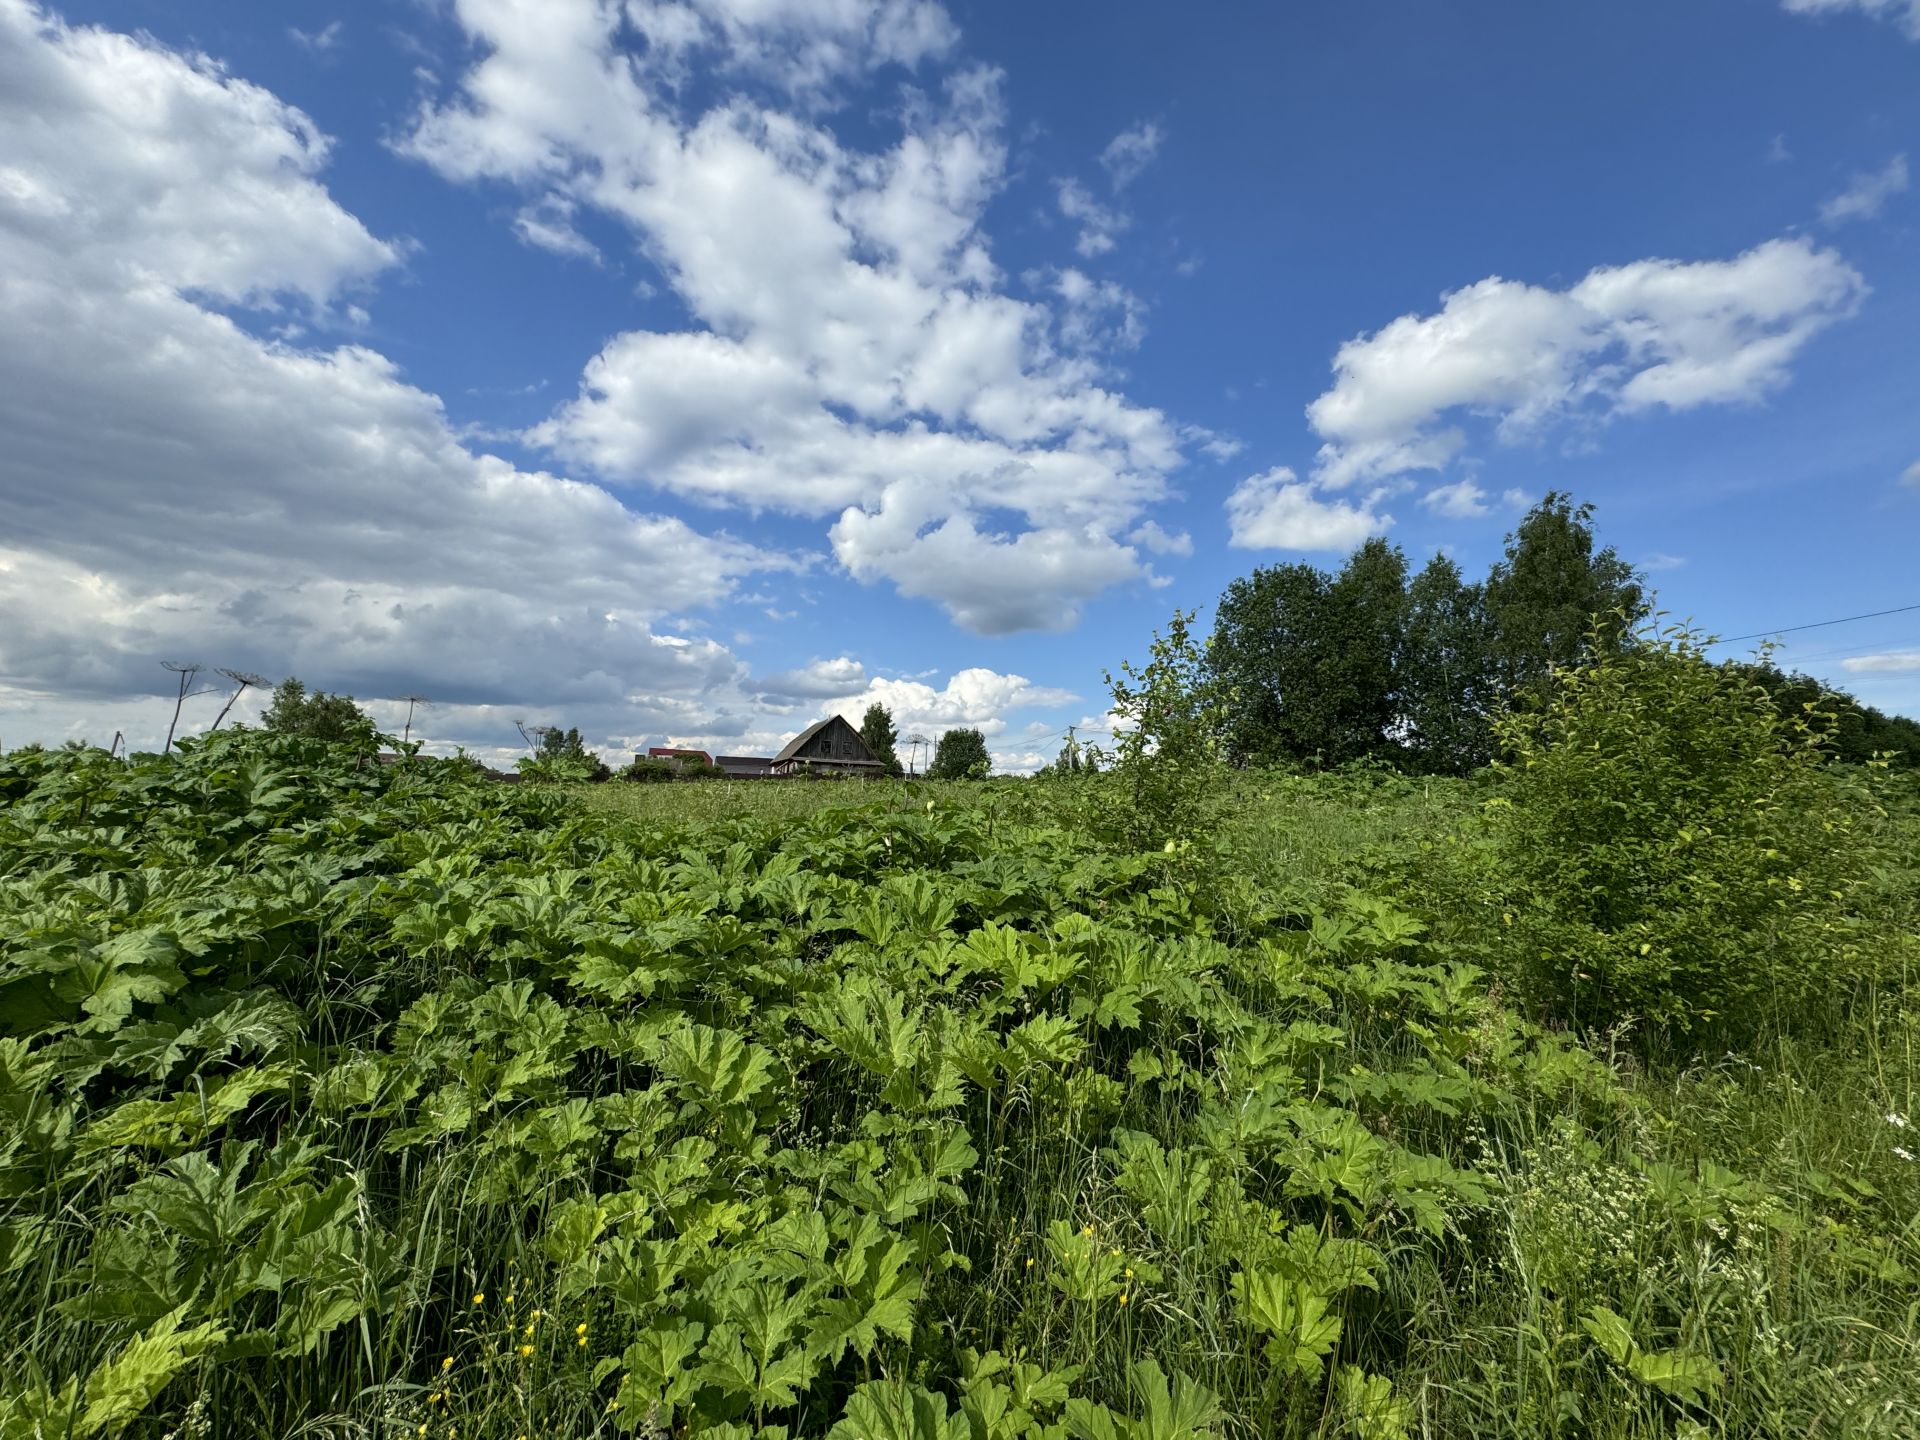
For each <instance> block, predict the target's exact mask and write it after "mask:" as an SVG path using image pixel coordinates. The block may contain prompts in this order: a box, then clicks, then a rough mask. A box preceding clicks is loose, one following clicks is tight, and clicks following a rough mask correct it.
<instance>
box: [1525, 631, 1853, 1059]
mask: <svg viewBox="0 0 1920 1440" xmlns="http://www.w3.org/2000/svg"><path fill="white" fill-rule="evenodd" d="M1496 728H1497V730H1498V734H1499V739H1500V741H1501V743H1502V745H1503V747H1504V749H1505V750H1506V752H1507V757H1508V758H1507V759H1506V760H1505V761H1504V762H1503V764H1502V766H1501V771H1502V779H1503V781H1504V786H1503V789H1504V794H1503V796H1502V797H1501V799H1499V800H1497V801H1496V802H1495V804H1496V805H1497V806H1500V807H1501V811H1500V817H1499V818H1500V823H1499V827H1498V828H1499V835H1500V840H1499V844H1498V846H1497V852H1496V853H1497V855H1498V858H1499V861H1500V862H1501V865H1502V868H1503V870H1504V877H1505V880H1504V886H1503V888H1504V889H1505V891H1506V900H1507V904H1506V909H1505V913H1504V915H1503V920H1504V925H1505V934H1506V936H1507V940H1508V946H1507V951H1508V953H1507V959H1508V962H1509V963H1508V967H1507V968H1508V970H1509V972H1510V974H1511V977H1512V978H1513V979H1515V980H1517V981H1519V982H1520V983H1521V984H1522V986H1523V988H1524V989H1525V991H1526V992H1527V993H1528V994H1529V995H1530V996H1531V998H1533V999H1534V1000H1535V1001H1536V1002H1539V1003H1542V1004H1544V1005H1545V1006H1547V1007H1548V1008H1549V1009H1550V1010H1552V1011H1553V1012H1554V1013H1555V1014H1557V1015H1558V1016H1559V1017H1560V1018H1562V1019H1564V1020H1567V1021H1569V1022H1571V1023H1573V1024H1575V1025H1578V1026H1581V1027H1586V1028H1594V1027H1605V1026H1611V1025H1614V1024H1617V1023H1619V1022H1620V1021H1622V1020H1624V1019H1626V1018H1627V1017H1629V1016H1635V1017H1642V1018H1644V1019H1645V1020H1646V1021H1649V1022H1651V1023H1652V1024H1653V1025H1654V1026H1655V1027H1656V1028H1659V1029H1661V1030H1663V1031H1666V1032H1668V1033H1676V1032H1704V1031H1708V1030H1730V1031H1734V1032H1739V1031H1744V1030H1750V1029H1752V1028H1753V1027H1754V1026H1756V1025H1757V1024H1759V1023H1761V1022H1763V1021H1788V1022H1791V1021H1794V1020H1796V1019H1798V1018H1799V1017H1801V1016H1803V1015H1804V1014H1805V1013H1806V1012H1807V1011H1808V1010H1809V1009H1810V1008H1811V1007H1812V1006H1813V1004H1814V1002H1815V1001H1816V1000H1817V999H1818V998H1820V997H1822V996H1825V995H1829V994H1832V993H1834V992H1835V990H1836V987H1843V986H1845V985H1846V984H1847V982H1850V981H1852V980H1854V979H1855V978H1857V977H1858V976H1859V975H1860V974H1861V973H1862V971H1863V969H1864V968H1865V967H1866V966H1867V965H1868V963H1869V960H1868V958H1867V956H1866V955H1865V953H1864V950H1865V947H1863V946H1862V945H1861V944H1860V943H1859V940H1860V938H1861V937H1860V934H1859V930H1860V924H1859V921H1858V918H1857V916H1856V913H1855V907H1854V905H1853V903H1852V902H1853V899H1854V895H1855V887H1856V886H1857V885H1858V884H1859V883H1860V882H1861V880H1862V879H1863V877H1864V876H1865V875H1866V874H1867V873H1868V870H1869V868H1870V858H1871V849H1872V842H1871V841H1870V839H1869V838H1868V833H1869V827H1868V826H1866V825H1865V824H1863V822H1864V821H1865V820H1866V819H1867V817H1868V816H1869V814H1870V813H1871V800H1870V799H1869V797H1868V795H1867V792H1866V790H1865V788H1864V786H1862V785H1861V784H1860V782H1859V781H1858V780H1857V779H1852V778H1848V777H1845V776H1842V775H1840V774H1838V773H1836V772H1835V771H1833V770H1831V769H1830V768H1829V767H1828V765H1827V755H1826V751H1825V746H1824V738H1825V737H1824V729H1823V727H1822V725H1821V721H1820V717H1819V715H1818V714H1817V713H1815V712H1808V714H1806V715H1800V716H1795V715H1785V714H1782V713H1781V712H1780V711H1779V710H1778V709H1777V708H1776V707H1775V706H1774V705H1773V704H1772V703H1771V701H1770V700H1769V698H1768V695H1767V692H1766V691H1765V690H1764V689H1763V688H1761V687H1760V686H1758V685H1756V684H1754V683H1753V682H1752V681H1751V679H1749V678H1747V677H1746V676H1744V675H1742V674H1741V673H1740V672H1739V671H1737V670H1734V669H1732V668H1730V667H1723V666H1717V665H1714V664H1712V663H1711V662H1709V661H1708V659H1707V658H1706V656H1705V655H1704V653H1703V649H1702V642H1701V640H1700V639H1699V638H1698V637H1696V636H1695V635H1694V634H1692V633H1691V632H1690V631H1688V630H1686V629H1685V628H1681V627H1674V628H1668V629H1665V630H1659V631H1654V630H1649V631H1644V632H1642V633H1641V634H1639V635H1638V636H1636V637H1635V640H1634V643H1633V644H1631V645H1630V646H1629V647H1627V648H1626V649H1625V650H1623V651H1620V652H1618V653H1603V654H1600V655H1599V657H1598V658H1597V659H1595V660H1594V661H1593V662H1592V663H1590V664H1588V665H1586V666H1583V667H1579V668H1571V669H1567V670H1563V671H1561V672H1559V673H1558V675H1557V676H1556V677H1555V679H1554V682H1553V687H1552V689H1551V691H1550V694H1549V698H1548V701H1547V703H1546V705H1545V706H1544V707H1543V708H1541V709H1538V710H1535V711H1530V712H1527V713H1516V714H1512V715H1509V716H1507V717H1505V718H1504V719H1503V720H1501V721H1500V722H1498V724H1497V727H1496Z"/></svg>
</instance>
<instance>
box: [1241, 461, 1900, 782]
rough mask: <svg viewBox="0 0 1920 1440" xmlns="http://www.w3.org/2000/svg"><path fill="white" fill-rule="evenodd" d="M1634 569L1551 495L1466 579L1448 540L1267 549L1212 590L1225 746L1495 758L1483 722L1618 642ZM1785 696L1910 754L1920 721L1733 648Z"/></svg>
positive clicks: (1449, 759) (1631, 602)
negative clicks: (1311, 560)
mask: <svg viewBox="0 0 1920 1440" xmlns="http://www.w3.org/2000/svg"><path fill="white" fill-rule="evenodd" d="M1648 611H1649V595H1648V592H1647V590H1646V587H1645V584H1644V581H1643V579H1642V577H1640V576H1639V575H1638V574H1636V573H1635V572H1634V570H1633V567H1632V566H1630V565H1629V564H1627V562H1626V561H1624V560H1622V559H1621V558H1620V556H1619V555H1618V554H1617V553H1615V551H1614V550H1613V548H1612V547H1611V546H1606V547H1603V546H1601V545H1599V544H1598V542H1597V541H1596V539H1595V536H1594V530H1593V508H1592V507H1591V506H1589V505H1575V504H1574V503H1573V501H1572V500H1571V499H1569V498H1568V497H1567V496H1566V495H1563V494H1560V493H1558V492H1555V493H1551V494H1549V495H1548V496H1547V497H1546V498H1545V499H1544V500H1542V501H1541V502H1540V503H1539V504H1538V505H1536V506H1535V507H1534V508H1533V509H1532V510H1530V511H1529V512H1528V513H1527V515H1526V516H1525V518H1523V519H1522V520H1521V521H1520V523H1519V525H1518V526H1517V527H1516V528H1515V529H1514V531H1513V533H1512V534H1510V535H1508V536H1507V539H1506V545H1505V553H1504V554H1503V556H1502V558H1501V559H1500V560H1499V561H1497V562H1496V563H1495V564H1494V565H1493V566H1492V568H1491V569H1490V570H1489V571H1488V573H1487V574H1486V576H1485V577H1484V578H1483V579H1480V580H1475V581H1470V580H1468V579H1467V578H1466V576H1465V575H1464V574H1463V573H1462V572H1461V569H1460V567H1459V566H1458V565H1457V564H1456V563H1455V562H1454V561H1453V560H1452V559H1451V558H1450V557H1448V556H1446V555H1436V556H1435V557H1434V558H1433V559H1432V560H1430V561H1428V562H1427V564H1426V565H1425V566H1424V567H1423V568H1422V569H1420V570H1419V571H1418V572H1417V573H1412V574H1410V573H1409V569H1408V565H1407V559H1406V556H1405V555H1404V554H1402V553H1401V551H1400V549H1399V548H1398V547H1397V546H1394V545H1390V544H1388V543H1387V542H1386V541H1384V540H1380V539H1373V540H1369V541H1367V542H1366V543H1365V544H1363V545H1362V546H1361V547H1360V548H1359V549H1357V550H1355V551H1354V552H1353V554H1352V555H1350V556H1349V557H1348V558H1347V561H1346V563H1345V564H1344V565H1343V566H1342V567H1341V568H1340V569H1339V570H1338V571H1337V572H1334V573H1328V572H1326V571H1322V570H1319V569H1316V568H1315V567H1314V566H1312V565H1308V564H1288V565H1274V566H1269V567H1265V568H1262V569H1258V570H1255V571H1254V572H1253V573H1252V574H1251V575H1248V576H1246V577H1244V578H1242V579H1239V580H1236V581H1234V582H1233V583H1232V584H1231V585H1229V586H1228V587H1227V590H1226V593H1225V594H1223V595H1222V596H1221V597H1220V603H1219V606H1218V607H1217V609H1216V612H1215V624H1214V633H1213V639H1212V642H1211V643H1210V645H1209V646H1208V650H1207V672H1208V680H1209V682H1210V683H1211V684H1212V685H1213V686H1214V687H1215V688H1216V693H1217V697H1218V699H1219V702H1220V705H1221V713H1222V739H1223V742H1224V747H1225V750H1226V754H1227V757H1228V758H1229V759H1230V760H1232V761H1234V762H1235V763H1238V764H1286V765H1318V766H1329V765H1340V764H1345V763H1348V762H1351V761H1355V760H1366V759H1373V760H1381V761H1385V762H1388V763H1391V764H1393V765H1395V766H1398V767H1400V768H1403V769H1409V770H1414V771H1419V772H1424V773H1433V774H1464V773H1466V772H1468V771H1470V770H1474V769H1477V768H1479V767H1480V766H1482V765H1485V764H1486V763H1487V762H1488V761H1490V760H1491V759H1493V758H1494V749H1495V739H1494V730H1493V725H1492V721H1493V719H1494V717H1495V716H1496V715H1498V714H1499V713H1500V712H1501V711H1502V710H1504V709H1507V708H1509V707H1515V706H1517V707H1519V708H1521V709H1525V708H1527V707H1529V706H1530V705H1533V704H1536V703H1537V702H1538V700H1539V697H1540V695H1541V694H1542V692H1543V688H1544V686H1545V683H1546V681H1547V679H1548V677H1549V676H1551V675H1552V674H1554V673H1555V672H1557V671H1562V670H1565V669H1567V668H1568V667H1570V666H1573V665H1576V664H1579V663H1581V662H1582V661H1583V660H1584V659H1591V658H1595V657H1594V656H1593V654H1592V653H1591V650H1592V647H1593V646H1594V645H1595V644H1596V642H1597V644H1598V646H1599V649H1600V651H1601V653H1602V654H1606V653H1617V652H1618V650H1619V649H1620V648H1621V647H1622V646H1624V645H1627V644H1630V643H1636V642H1634V641H1633V639H1632V637H1633V635H1634V632H1635V629H1636V627H1638V626H1639V625H1640V623H1641V622H1642V621H1644V620H1645V619H1646V617H1647V614H1648ZM1727 663H1728V665H1729V668H1731V669H1734V670H1737V671H1740V672H1741V673H1742V675H1743V676H1744V677H1745V678H1747V679H1749V680H1751V681H1752V682H1754V683H1756V684H1758V685H1760V686H1761V687H1762V688H1764V689H1765V690H1767V691H1768V692H1769V693H1770V694H1772V695H1773V697H1774V700H1775V703H1776V705H1777V706H1779V708H1780V709H1781V710H1782V711H1783V712H1789V713H1792V714H1796V715H1798V714H1801V713H1802V712H1803V711H1804V710H1805V708H1806V707H1807V706H1808V705H1812V706H1814V708H1815V710H1816V711H1817V712H1823V713H1824V715H1825V717H1826V718H1825V722H1824V723H1825V729H1826V730H1827V731H1828V732H1829V735H1830V742H1829V743H1830V745H1831V748H1832V749H1833V750H1834V751H1835V752H1836V753H1838V754H1839V755H1840V756H1841V757H1842V758H1845V759H1853V760H1864V759H1866V758H1868V757H1869V756H1870V755H1872V754H1874V753H1875V752H1879V751H1888V750H1891V751H1895V752H1897V753H1901V754H1903V755H1904V757H1905V758H1906V759H1907V761H1908V763H1920V725H1916V724H1915V723H1914V722H1912V721H1910V720H1903V719H1900V718H1898V717H1892V716H1887V715H1884V714H1881V713H1880V712H1879V711H1877V710H1873V709H1872V708H1871V707H1867V706H1862V705H1860V704H1858V702H1856V701H1854V700H1852V699H1851V698H1850V697H1846V696H1836V695H1834V694H1832V693H1831V692H1829V691H1827V690H1826V689H1825V687H1823V686H1822V685H1820V683H1819V682H1818V681H1815V680H1812V679H1810V678H1808V677H1807V676H1804V675H1788V674H1785V673H1783V672H1781V671H1780V670H1778V669H1777V668H1775V667H1774V666H1772V665H1770V664H1767V663H1765V662H1753V661H1731V662H1727Z"/></svg>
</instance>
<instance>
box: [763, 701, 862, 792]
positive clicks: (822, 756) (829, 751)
mask: <svg viewBox="0 0 1920 1440" xmlns="http://www.w3.org/2000/svg"><path fill="white" fill-rule="evenodd" d="M768 768H769V769H770V770H771V771H772V773H773V774H775V775H816V776H820V775H831V776H860V777H878V776H883V775H885V774H886V773H887V767H886V765H885V763H884V762H882V761H879V760H876V759H874V758H873V752H872V751H871V750H869V749H867V742H866V741H864V740H862V739H861V738H860V732H859V731H858V730H856V729H854V728H853V726H851V725H849V724H848V723H847V722H846V720H845V718H844V717H842V716H839V715H829V716H828V717H827V718H826V719H824V720H821V721H819V722H818V723H816V724H813V725H809V726H808V727H807V728H806V729H804V730H802V731H801V732H800V733H799V734H798V735H796V736H794V737H793V739H791V740H789V741H788V742H787V743H786V747H785V748H784V749H782V750H781V752H780V753H779V754H778V755H776V756H774V757H773V760H772V761H771V763H770V765H769V767H768Z"/></svg>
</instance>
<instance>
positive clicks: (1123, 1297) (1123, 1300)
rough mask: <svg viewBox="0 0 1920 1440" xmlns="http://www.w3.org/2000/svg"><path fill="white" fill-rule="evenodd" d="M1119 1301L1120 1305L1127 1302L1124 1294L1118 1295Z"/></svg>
mask: <svg viewBox="0 0 1920 1440" xmlns="http://www.w3.org/2000/svg"><path fill="white" fill-rule="evenodd" d="M1120 1303H1121V1304H1122V1305H1124V1304H1126V1303H1127V1297H1126V1296H1125V1295H1122V1296H1121V1297H1120Z"/></svg>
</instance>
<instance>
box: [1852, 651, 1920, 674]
mask: <svg viewBox="0 0 1920 1440" xmlns="http://www.w3.org/2000/svg"><path fill="white" fill-rule="evenodd" d="M1840 668H1841V669H1842V670H1845V671H1846V672H1847V673H1848V674H1850V675H1904V674H1906V673H1907V672H1909V671H1913V670H1920V650H1889V651H1886V652H1885V653H1883V654H1879V655H1852V656H1849V657H1848V658H1847V659H1845V660H1842V661H1841V662H1840Z"/></svg>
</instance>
